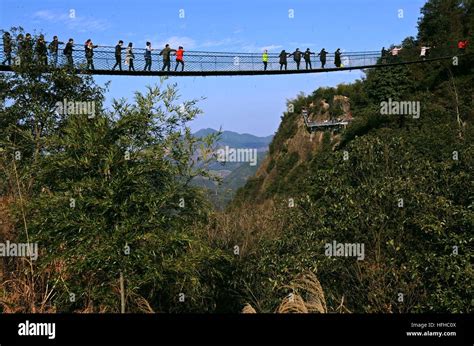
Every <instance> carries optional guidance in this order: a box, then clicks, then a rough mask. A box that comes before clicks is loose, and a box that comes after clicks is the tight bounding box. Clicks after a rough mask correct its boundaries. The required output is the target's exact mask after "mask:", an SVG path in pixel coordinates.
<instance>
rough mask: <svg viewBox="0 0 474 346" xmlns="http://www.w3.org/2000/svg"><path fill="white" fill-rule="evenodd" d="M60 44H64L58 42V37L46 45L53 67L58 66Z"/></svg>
mask: <svg viewBox="0 0 474 346" xmlns="http://www.w3.org/2000/svg"><path fill="white" fill-rule="evenodd" d="M60 44H64V42H59V40H58V37H57V36H54V37H53V40H52V41H51V42H50V43H49V45H48V49H49V52H50V53H51V57H52V60H53V66H54V67H56V66H57V65H58V48H59V45H60Z"/></svg>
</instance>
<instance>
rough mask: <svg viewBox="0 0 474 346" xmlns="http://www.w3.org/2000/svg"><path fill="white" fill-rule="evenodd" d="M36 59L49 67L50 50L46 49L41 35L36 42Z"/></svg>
mask: <svg viewBox="0 0 474 346" xmlns="http://www.w3.org/2000/svg"><path fill="white" fill-rule="evenodd" d="M36 57H37V59H38V62H39V63H40V64H42V65H45V66H46V65H48V48H47V47H46V42H45V41H44V36H43V35H40V36H39V38H38V40H37V41H36Z"/></svg>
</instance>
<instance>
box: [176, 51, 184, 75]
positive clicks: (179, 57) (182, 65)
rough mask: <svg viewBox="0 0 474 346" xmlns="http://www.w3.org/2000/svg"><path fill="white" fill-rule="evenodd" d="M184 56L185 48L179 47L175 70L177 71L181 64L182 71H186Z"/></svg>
mask: <svg viewBox="0 0 474 346" xmlns="http://www.w3.org/2000/svg"><path fill="white" fill-rule="evenodd" d="M183 55H184V49H183V47H181V46H179V48H178V50H177V51H176V67H175V68H174V70H175V71H176V70H177V69H178V66H179V64H181V71H183V70H184V60H183Z"/></svg>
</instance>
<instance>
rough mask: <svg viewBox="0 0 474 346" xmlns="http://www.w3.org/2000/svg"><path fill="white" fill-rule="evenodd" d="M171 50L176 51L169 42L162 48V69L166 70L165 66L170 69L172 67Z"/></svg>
mask: <svg viewBox="0 0 474 346" xmlns="http://www.w3.org/2000/svg"><path fill="white" fill-rule="evenodd" d="M171 52H176V49H171V48H170V45H169V44H166V45H165V48H163V49H162V50H161V52H160V55H162V56H163V68H162V69H161V71H164V70H165V68H167V69H168V71H169V70H170V67H171V58H170V54H171Z"/></svg>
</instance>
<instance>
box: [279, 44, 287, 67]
mask: <svg viewBox="0 0 474 346" xmlns="http://www.w3.org/2000/svg"><path fill="white" fill-rule="evenodd" d="M288 55H289V54H288V53H287V52H286V51H285V50H284V49H283V50H282V51H281V53H280V55H279V58H280V71H281V70H282V69H283V66H285V70H286V69H287V66H288V62H287V60H286V58H287V57H288Z"/></svg>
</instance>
